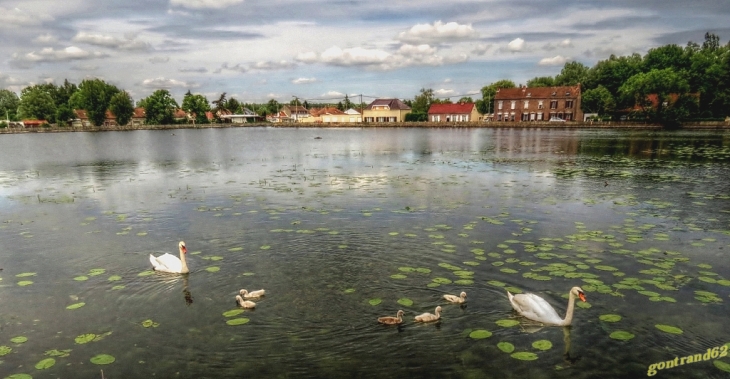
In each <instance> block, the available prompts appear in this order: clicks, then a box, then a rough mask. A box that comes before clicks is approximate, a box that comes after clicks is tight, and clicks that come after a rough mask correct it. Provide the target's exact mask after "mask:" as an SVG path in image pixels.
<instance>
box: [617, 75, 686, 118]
mask: <svg viewBox="0 0 730 379" xmlns="http://www.w3.org/2000/svg"><path fill="white" fill-rule="evenodd" d="M688 91H689V84H688V83H687V81H686V80H685V79H684V78H683V77H682V76H681V75H680V74H678V73H676V72H675V71H674V70H672V69H671V68H667V69H664V70H651V71H649V72H647V73H639V74H636V75H634V76H632V77H631V78H629V79H628V80H627V81H626V83H624V84H623V85H622V86H621V87H620V88H619V93H620V94H621V96H623V97H625V98H628V99H633V102H634V104H636V105H638V106H640V107H641V113H642V114H643V115H644V116H645V117H646V118H647V119H649V120H650V121H655V122H660V123H662V124H663V125H665V126H677V125H679V123H680V122H681V121H682V120H684V119H685V118H687V117H689V115H690V113H691V111H692V109H691V108H690V107H689V105H690V104H691V101H690V100H689V99H690V95H688V93H687V92H688ZM683 97H686V98H683Z"/></svg>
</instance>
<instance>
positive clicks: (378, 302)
mask: <svg viewBox="0 0 730 379" xmlns="http://www.w3.org/2000/svg"><path fill="white" fill-rule="evenodd" d="M382 302H383V299H380V298H375V299H370V300H368V303H370V305H372V306H375V305H378V304H380V303H382Z"/></svg>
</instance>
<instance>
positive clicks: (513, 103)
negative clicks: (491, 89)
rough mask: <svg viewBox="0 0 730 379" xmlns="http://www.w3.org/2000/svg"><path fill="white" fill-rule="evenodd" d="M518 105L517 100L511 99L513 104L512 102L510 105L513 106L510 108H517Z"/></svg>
mask: <svg viewBox="0 0 730 379" xmlns="http://www.w3.org/2000/svg"><path fill="white" fill-rule="evenodd" d="M516 105H517V102H516V101H514V100H512V101H511V104H510V106H511V108H510V109H515V106H516Z"/></svg>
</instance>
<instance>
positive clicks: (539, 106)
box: [537, 100, 542, 109]
mask: <svg viewBox="0 0 730 379" xmlns="http://www.w3.org/2000/svg"><path fill="white" fill-rule="evenodd" d="M537 109H542V100H540V101H538V102H537Z"/></svg>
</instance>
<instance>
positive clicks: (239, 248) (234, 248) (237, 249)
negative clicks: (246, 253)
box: [228, 247, 243, 251]
mask: <svg viewBox="0 0 730 379" xmlns="http://www.w3.org/2000/svg"><path fill="white" fill-rule="evenodd" d="M241 250H243V248H242V247H232V248H230V249H228V251H241Z"/></svg>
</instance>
